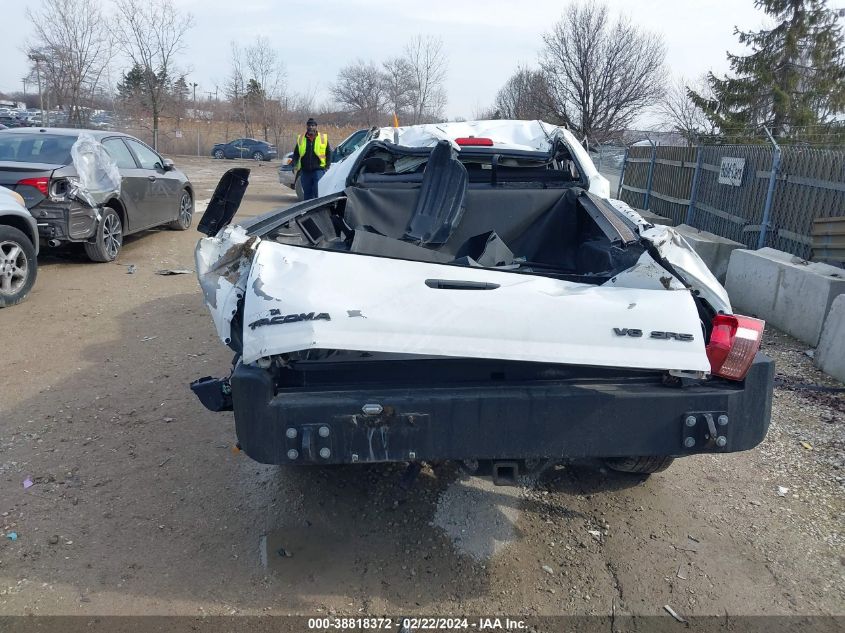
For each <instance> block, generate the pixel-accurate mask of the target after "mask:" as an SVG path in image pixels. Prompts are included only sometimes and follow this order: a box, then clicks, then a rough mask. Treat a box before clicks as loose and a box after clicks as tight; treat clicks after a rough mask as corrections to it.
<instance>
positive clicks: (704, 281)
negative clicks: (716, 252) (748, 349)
mask: <svg viewBox="0 0 845 633" xmlns="http://www.w3.org/2000/svg"><path fill="white" fill-rule="evenodd" d="M608 202H610V204H612V205H613V207H614V208H615V209H616V210H617V211H619V212H620V213H622V214H623V215H625V216H626V217H627V218H628V219H629V220H631V221H632V222H634V223H635V224H636V225H637V227H638V229H639V234H640V237H642V238H644V239H646V240H648V241H649V242H651V243H652V244H653V245H654V247H655V248H656V249H657V252H658V253H659V254H660V256H661V257H662V258H664V259H665V260H666V261H667V262H669V263H670V264H671V265H672V266H673V267H674V268H675V269H676V270H677V271H678V273H679V274H681V275H682V276H683V277H684V281H686V282H687V283H688V284H689V286H690V288H692V290H693V291H696V292H698V293H699V296H701V298H702V299H704V300H705V301H707V302H708V303H709V304H710V306H711V307H712V308H713V309H714V310H715V311H716V312H724V313H725V314H733V308H732V307H731V302H730V299H729V298H728V293H727V291H726V290H725V289H724V288H723V287H722V284H720V283H719V280H718V279H716V277H715V276H714V275H713V273H712V272H710V269H709V268H707V264H705V263H704V260H702V259H701V258H700V257H699V256H698V253H696V252H695V249H693V247H692V246H690V243H689V242H687V240H686V239H684V236H683V235H681V234H680V233H678V231H676V230H675V229H674V228H673V227H671V226H664V225H662V224H650V223H648V222H646V221H645V220H644V219H643V217H642V216H641V215H640V214H639V213H637V212H636V211H635V210H634V209H632V208H631V207H630V206H628V204H627V203H625V202H623V201H621V200H616V199H611V200H608ZM661 270H662V267H661ZM630 272H631V270H629V271H626V276H627V277H628V278H629V281H631V283H634V284H636V279H637V277H636V276H633V277H631V275H629V274H627V273H630ZM664 272H665V271H664Z"/></svg>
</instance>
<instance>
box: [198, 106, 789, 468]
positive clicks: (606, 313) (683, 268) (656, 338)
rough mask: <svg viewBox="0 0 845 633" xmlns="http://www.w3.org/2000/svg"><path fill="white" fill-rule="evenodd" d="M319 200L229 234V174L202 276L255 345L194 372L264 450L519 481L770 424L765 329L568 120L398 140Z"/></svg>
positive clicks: (761, 431) (656, 460) (710, 444)
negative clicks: (532, 470)
mask: <svg viewBox="0 0 845 633" xmlns="http://www.w3.org/2000/svg"><path fill="white" fill-rule="evenodd" d="M381 139H382V140H379V139H376V140H371V141H369V142H368V143H367V144H365V145H364V146H363V147H361V148H359V149H358V150H357V152H356V153H355V154H353V155H352V156H350V157H349V158H348V159H347V160H346V161H344V163H342V164H340V165H339V166H338V167H342V168H343V170H342V172H341V171H338V172H335V173H332V172H329V174H327V175H326V177H325V178H324V181H321V183H320V189H321V194H322V193H325V192H326V191H327V189H328V190H329V191H331V190H332V189H335V192H333V193H328V195H322V196H321V197H320V198H317V199H316V200H310V201H307V202H304V203H300V204H297V205H294V206H292V207H289V208H287V209H283V210H276V211H271V212H270V213H267V214H265V215H263V216H260V217H257V218H252V219H250V220H248V221H246V222H243V223H242V224H240V225H239V226H230V225H229V224H230V222H231V220H232V217H233V216H234V214H235V212H236V210H237V207H238V205H239V203H240V200H241V198H242V196H243V194H244V190H245V188H246V186H247V183H248V175H249V171H248V170H246V169H233V170H230V171H229V172H228V173H227V174H226V175H225V176H224V177H223V179H222V180H221V181H220V184H219V185H218V187H217V191H216V192H215V195H214V197H213V198H212V201H211V203H210V205H209V207H208V209H207V210H206V213H205V216H204V217H203V220H202V222H201V223H200V227H199V230H200V231H202V232H204V233H206V234H207V235H208V237H207V238H204V239H202V240H200V242H199V244H198V246H197V252H196V259H197V274H198V277H199V281H200V285H201V286H202V289H203V292H204V294H205V300H206V303H207V304H208V307H209V309H210V310H211V314H212V316H213V318H214V323H215V326H216V328H217V331H218V333H219V335H220V337H221V339H222V340H223V342H224V343H226V344H227V345H229V346H230V347H231V348H232V349H233V350H234V351H235V353H236V356H235V360H234V363H233V368H232V371H231V373H230V375H229V376H228V377H227V378H222V379H215V378H211V377H206V378H201V379H199V380H197V381H195V382H194V383H193V384H192V389H193V390H194V392H195V393H196V394H197V395H198V396H199V398H200V400H201V401H202V402H203V404H205V405H206V406H207V407H208V408H209V409H211V410H213V411H221V410H233V411H234V417H235V426H236V431H237V436H238V440H239V443H240V446H241V447H242V448H243V450H244V451H245V452H246V453H247V454H248V455H249V456H250V457H252V458H253V459H255V460H257V461H259V462H264V463H278V464H288V463H293V464H314V463H316V464H336V463H355V462H357V463H363V462H392V461H402V462H419V461H433V460H460V461H462V462H464V463H465V464H466V465H468V466H469V467H470V468H471V469H475V468H480V466H481V465H486V466H488V467H492V472H493V475H494V476H495V477H497V478H498V479H505V478H508V477H513V476H515V475H516V474H517V473H518V471H519V469H520V468H521V467H523V466H524V465H525V464H529V465H531V464H536V463H538V462H541V461H544V460H561V459H566V458H581V457H597V458H604V459H605V460H607V463H608V465H609V466H611V467H612V468H616V469H618V470H625V471H631V472H639V473H650V472H656V471H659V470H662V469H664V468H665V467H666V466H667V465H668V464H669V463H670V462H671V460H672V458H673V457H678V456H685V455H691V454H695V453H702V452H717V453H718V452H731V451H742V450H747V449H750V448H752V447H754V446H756V445H757V444H758V443H759V442H760V441H761V440H762V439H763V438H764V437H765V434H766V431H767V429H768V425H769V419H770V412H771V398H772V381H773V364H772V362H771V361H770V360H769V359H768V358H767V357H766V356H764V355H763V354H761V353H759V352H758V349H759V346H760V339H761V336H762V331H763V323H762V322H761V321H759V320H756V319H752V318H748V317H743V316H739V315H734V314H733V313H732V309H731V305H730V302H729V300H728V296H727V294H726V293H725V291H724V289H723V288H722V287H721V286H720V285H719V283H718V282H717V280H716V279H715V278H714V277H713V275H712V274H710V272H709V271H708V270H707V268H706V267H705V265H704V264H703V262H702V261H701V260H700V259H699V258H698V256H697V255H696V254H695V253H694V251H693V250H692V249H691V248H690V246H689V245H688V244H687V243H686V242H685V241H684V239H683V238H682V237H680V236H679V235H678V234H677V233H676V232H675V231H674V230H673V229H671V228H668V227H664V226H651V225H649V224H647V223H645V222H644V221H643V219H642V218H641V217H640V216H639V215H638V214H636V213H635V212H633V211H632V210H631V209H629V208H628V207H627V206H625V205H624V204H623V203H621V202H619V201H616V200H613V201H611V200H609V199H608V197H607V196H608V191H607V181H606V180H604V179H603V178H602V177H601V176H599V175H598V173H597V172H596V170H595V167H594V166H593V164H592V163H591V162H590V160H589V157H588V156H587V154H586V152H585V151H584V150H583V149H582V148H581V147H580V146H579V145H578V143H577V142H576V141H575V139H574V138H573V137H572V135H571V134H570V133H569V132H567V131H566V130H564V129H562V128H559V127H555V126H552V125H548V124H544V123H540V122H521V121H491V122H473V123H460V124H444V125H439V126H417V127H411V128H404V129H402V128H400V129H398V130H396V131H394V130H392V129H391V130H389V131H385V134H383V135H381Z"/></svg>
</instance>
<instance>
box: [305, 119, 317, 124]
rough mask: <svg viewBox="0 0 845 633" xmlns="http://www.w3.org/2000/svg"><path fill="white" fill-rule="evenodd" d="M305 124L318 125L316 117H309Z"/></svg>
mask: <svg viewBox="0 0 845 633" xmlns="http://www.w3.org/2000/svg"><path fill="white" fill-rule="evenodd" d="M305 125H317V121H316V120H315V119H308V120H307V121H306V122H305Z"/></svg>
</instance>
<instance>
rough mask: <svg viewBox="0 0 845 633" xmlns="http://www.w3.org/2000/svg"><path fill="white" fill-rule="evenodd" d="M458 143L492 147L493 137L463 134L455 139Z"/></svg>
mask: <svg viewBox="0 0 845 633" xmlns="http://www.w3.org/2000/svg"><path fill="white" fill-rule="evenodd" d="M455 142H456V143H457V144H458V145H465V146H476V147H492V146H493V139H489V138H484V137H480V136H479V137H475V136H461V137H459V138H456V139H455Z"/></svg>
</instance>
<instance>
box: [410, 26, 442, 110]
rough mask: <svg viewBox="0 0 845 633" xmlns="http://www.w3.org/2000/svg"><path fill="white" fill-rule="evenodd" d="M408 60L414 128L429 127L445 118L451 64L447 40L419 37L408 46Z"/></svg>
mask: <svg viewBox="0 0 845 633" xmlns="http://www.w3.org/2000/svg"><path fill="white" fill-rule="evenodd" d="M404 58H405V60H406V62H407V64H408V66H409V67H410V72H411V79H412V85H411V91H410V95H409V96H410V104H409V105H410V108H411V115H412V119H411V121H410V123H411V124H414V125H416V124H418V123H429V122H432V121H437V120H439V119H442V118H443V110H444V108H445V107H446V90H445V88H444V85H443V84H444V83H445V82H446V72H447V70H448V66H449V64H448V60H447V58H446V53H445V52H444V50H443V40H442V39H440V38H438V37H432V36H427V37H423V36H422V35H418V36H416V37H415V38H413V39H412V40H411V41H410V42H409V43H408V44H407V45H406V46H405V55H404Z"/></svg>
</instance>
